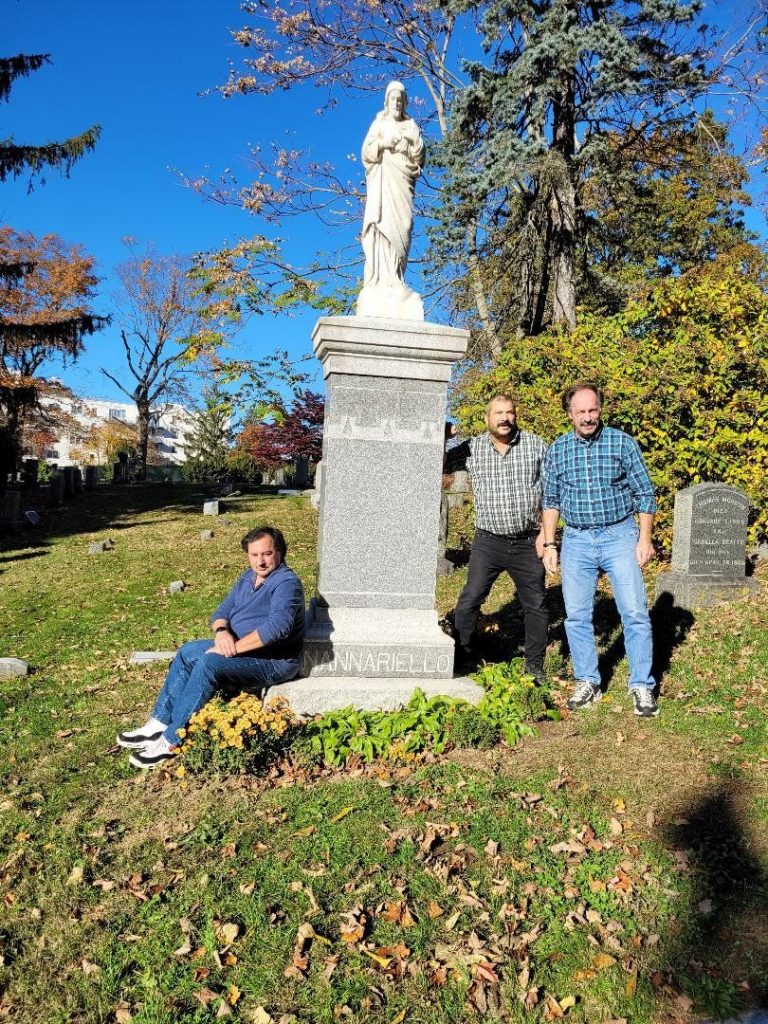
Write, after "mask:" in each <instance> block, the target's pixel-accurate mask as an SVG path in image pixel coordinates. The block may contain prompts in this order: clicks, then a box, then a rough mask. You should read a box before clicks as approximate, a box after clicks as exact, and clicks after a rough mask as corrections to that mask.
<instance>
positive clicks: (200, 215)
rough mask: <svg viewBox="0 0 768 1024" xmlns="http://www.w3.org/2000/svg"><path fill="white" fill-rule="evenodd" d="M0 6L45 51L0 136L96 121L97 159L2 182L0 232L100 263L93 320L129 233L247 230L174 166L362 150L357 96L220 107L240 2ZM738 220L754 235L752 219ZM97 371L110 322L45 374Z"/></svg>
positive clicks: (282, 321)
mask: <svg viewBox="0 0 768 1024" xmlns="http://www.w3.org/2000/svg"><path fill="white" fill-rule="evenodd" d="M0 5H1V6H2V14H3V43H2V48H3V52H4V53H5V54H9V55H10V54H14V53H50V54H51V60H52V64H51V65H48V66H46V67H44V68H43V69H41V70H40V71H38V72H37V73H35V74H33V75H32V76H30V77H29V78H27V79H21V80H17V82H16V83H15V84H14V87H13V89H12V92H11V97H10V102H8V103H5V104H3V105H2V106H0V137H8V136H11V135H12V136H14V137H15V139H16V141H18V142H32V143H42V142H44V141H48V140H50V139H61V138H65V137H67V136H69V135H74V134H77V133H78V132H80V131H82V130H83V129H84V128H86V127H88V126H89V125H91V124H94V123H100V124H101V125H102V128H103V136H102V139H101V141H100V142H99V144H98V146H97V148H96V151H95V152H94V153H93V154H90V155H89V156H87V157H85V158H84V159H83V160H81V161H80V162H79V163H78V164H77V165H76V166H75V167H74V169H73V171H72V174H71V177H70V178H69V179H64V178H62V177H61V176H60V175H59V174H58V173H56V172H53V173H51V174H49V175H48V177H47V182H46V184H45V185H44V186H37V187H36V188H35V190H34V191H33V192H32V193H31V194H28V192H27V181H26V179H24V178H23V177H22V178H20V179H18V180H17V181H15V182H13V181H12V182H7V183H5V184H4V185H2V186H0V223H7V224H10V225H11V226H13V227H14V228H17V229H19V230H28V231H32V232H33V233H35V234H43V233H46V232H51V231H52V232H56V233H57V234H60V235H61V236H62V237H63V238H65V239H66V240H67V241H68V242H78V243H81V244H82V245H83V247H84V248H85V250H86V251H87V252H89V253H91V254H92V255H93V256H95V257H96V260H97V270H98V273H99V275H100V276H101V277H102V278H103V282H102V285H101V295H100V297H99V299H98V300H97V302H96V308H97V311H99V312H105V313H106V312H109V311H110V310H111V305H112V304H111V301H110V292H111V291H113V290H114V287H115V286H114V281H113V280H111V279H110V275H111V273H112V270H113V268H114V267H115V266H116V265H117V264H118V263H119V262H120V261H121V260H122V259H124V258H125V255H126V251H125V249H124V246H123V245H122V242H121V239H122V238H124V237H125V236H132V237H133V238H135V239H137V241H138V243H139V244H140V245H143V244H146V243H150V242H154V243H155V245H156V248H157V250H158V251H159V252H164V253H172V252H178V253H192V252H197V251H201V250H205V249H212V248H216V247H218V246H220V245H222V244H224V243H225V242H226V241H234V240H236V239H237V238H239V237H247V236H248V235H250V234H255V233H257V232H258V231H259V229H260V226H259V224H258V223H257V222H256V221H255V220H254V219H252V218H250V217H249V216H248V215H247V214H245V213H243V212H241V211H240V210H237V209H234V208H225V207H222V206H218V205H215V204H212V203H209V202H206V201H205V200H203V199H201V198H200V197H199V196H197V195H195V194H194V193H193V192H191V191H190V190H189V189H186V188H185V187H184V186H183V185H182V184H181V183H180V180H179V178H178V175H177V174H175V173H174V170H173V169H174V168H175V169H178V170H183V171H185V172H186V173H188V174H190V175H192V176H194V175H199V174H203V173H207V174H209V175H210V176H211V177H213V178H215V177H216V176H217V175H218V173H220V172H221V171H222V170H224V169H225V168H231V169H232V170H233V171H234V172H235V174H236V175H237V176H238V177H240V178H241V179H242V180H247V179H248V166H247V159H246V156H247V151H248V147H249V144H256V143H262V144H267V143H268V142H269V140H271V139H280V138H281V137H284V133H285V131H286V130H292V131H295V132H296V133H297V135H298V138H299V140H300V141H301V144H305V145H306V144H307V143H308V144H309V145H310V146H311V148H312V155H313V157H314V158H316V159H318V160H326V159H328V160H331V161H333V162H335V163H337V164H339V163H343V160H344V155H345V154H347V153H351V152H353V153H357V152H358V151H359V148H360V144H361V142H362V139H363V136H364V134H365V131H366V129H367V126H368V124H369V122H370V120H371V118H372V116H373V114H374V113H375V110H376V109H377V104H376V102H375V101H374V98H373V97H371V96H367V97H363V98H358V99H356V100H347V99H345V100H344V101H343V102H342V103H341V104H340V105H339V106H338V107H337V108H336V109H335V110H331V111H329V112H328V113H326V114H325V115H324V116H323V117H322V118H319V117H316V116H315V114H314V111H315V109H316V108H317V107H319V106H320V105H321V103H322V101H323V99H324V97H323V96H321V95H320V94H319V93H318V91H317V90H316V89H314V88H313V87H311V86H310V87H306V88H304V89H303V90H299V91H296V92H290V93H279V94H276V95H275V96H272V97H263V96H250V97H235V98H233V99H229V100H225V99H223V98H222V97H221V96H220V95H219V94H218V93H216V92H215V91H213V90H214V89H215V86H217V85H219V84H221V83H223V82H224V81H225V80H226V78H227V74H228V70H229V66H230V64H231V63H232V62H234V63H237V62H238V61H239V58H240V56H241V52H242V51H241V50H240V48H239V47H237V46H236V45H235V44H234V43H233V41H232V39H231V37H230V34H229V30H230V29H234V28H237V27H240V26H242V25H243V24H245V23H246V17H245V15H243V14H242V12H241V11H240V10H239V6H238V3H237V2H236V0H131V3H128V4H120V3H117V4H115V3H110V2H108V0H107V2H105V0H0ZM715 10H716V11H717V14H718V19H720V20H721V23H722V24H725V23H727V21H728V18H729V16H730V15H733V17H734V19H735V20H736V21H738V20H739V19H740V18H742V17H743V15H744V11H743V8H742V7H741V5H740V4H739V3H737V2H736V0H725V2H723V3H722V4H719V5H717V7H716V8H715ZM729 12H730V15H729ZM206 90H211V92H209V93H208V94H204V93H205V91H206ZM201 94H204V95H201ZM737 128H738V126H737ZM295 144H296V136H294V140H293V142H292V145H295ZM752 188H753V191H754V192H755V194H756V195H757V194H759V193H760V192H761V190H762V189H764V182H761V181H760V180H755V181H754V182H753V186H752ZM748 220H749V223H750V225H751V226H752V227H753V228H754V229H755V230H756V231H759V232H760V233H761V234H763V235H764V233H765V218H764V216H763V215H762V213H761V212H760V211H759V210H757V209H755V210H753V211H752V212H751V213H750V214H749V217H748ZM289 230H290V233H291V241H290V246H289V248H288V250H287V251H288V256H289V258H290V259H292V260H293V261H294V262H295V263H300V262H302V261H305V260H308V259H309V258H310V257H311V255H312V254H313V253H314V252H315V251H316V250H318V249H320V248H323V247H326V248H336V247H337V246H338V244H339V239H338V236H337V235H334V234H331V233H326V234H324V231H325V230H326V229H323V228H322V226H321V225H319V224H318V223H317V222H314V221H313V222H308V221H305V222H303V223H302V222H300V221H293V222H291V224H290V227H289ZM315 317H316V314H314V313H308V314H306V315H300V316H297V317H296V318H295V319H289V318H287V317H282V318H279V319H278V318H274V317H272V316H263V317H258V318H255V319H254V320H252V321H251V322H250V324H249V325H248V326H247V327H246V329H245V331H244V332H243V333H242V334H241V336H240V339H239V341H238V347H239V348H240V349H241V350H242V351H243V354H249V353H250V354H253V355H257V354H258V353H259V352H264V351H271V350H272V349H274V348H276V347H280V348H287V349H288V350H289V351H290V352H291V353H292V354H295V355H297V356H299V355H303V354H306V353H307V352H309V351H310V349H311V344H310V334H311V330H312V326H313V324H314V320H315ZM312 365H313V367H314V369H315V371H316V376H315V381H314V385H313V386H315V387H318V388H319V387H320V386H321V377H320V372H319V366H317V364H315V363H313V364H312ZM102 366H104V367H106V368H108V369H110V370H111V371H112V372H115V373H116V374H117V375H118V376H119V374H120V371H121V369H122V348H121V345H120V341H119V331H118V327H117V325H116V324H114V325H113V326H112V327H111V328H108V329H107V330H105V331H102V332H100V333H99V334H97V335H95V336H93V337H92V338H90V339H88V340H87V348H86V352H85V354H84V355H83V356H82V357H81V358H80V359H79V360H78V362H77V363H75V364H73V365H71V366H70V367H69V368H68V369H66V370H65V371H63V372H62V371H61V369H60V367H58V366H57V367H51V368H50V369H51V372H56V373H58V374H59V375H60V376H62V377H63V379H64V380H65V381H66V382H67V383H68V384H69V385H70V386H71V387H72V388H73V389H74V390H75V391H76V392H77V393H79V394H81V395H89V396H94V397H104V398H113V399H115V398H118V397H120V393H119V392H118V390H117V389H116V388H115V386H114V385H112V384H111V383H110V382H109V381H108V380H107V379H106V378H105V377H104V376H103V375H102V374H101V373H100V367H102Z"/></svg>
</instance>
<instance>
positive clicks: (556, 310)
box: [549, 70, 576, 331]
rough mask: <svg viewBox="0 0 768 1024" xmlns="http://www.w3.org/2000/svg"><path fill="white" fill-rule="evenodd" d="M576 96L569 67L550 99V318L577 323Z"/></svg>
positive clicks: (572, 326)
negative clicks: (553, 162) (553, 160)
mask: <svg viewBox="0 0 768 1024" xmlns="http://www.w3.org/2000/svg"><path fill="white" fill-rule="evenodd" d="M575 133H576V100H575V94H574V76H573V72H572V71H570V70H569V71H567V72H564V73H563V75H562V87H561V89H560V91H559V93H558V94H557V95H556V96H555V100H554V103H553V150H554V152H553V156H555V155H556V157H557V164H556V165H555V168H554V171H555V173H554V174H553V176H552V191H551V195H550V201H549V218H550V222H551V224H552V249H551V251H550V256H551V271H550V273H551V278H552V322H553V323H554V324H565V325H566V326H567V327H568V330H569V331H572V330H573V329H574V328H575V326H576V273H575V266H574V264H575V259H576V245H575V236H576V188H575V184H574V180H573V176H574V174H575V171H574V167H573V157H574V154H575V145H576V134H575Z"/></svg>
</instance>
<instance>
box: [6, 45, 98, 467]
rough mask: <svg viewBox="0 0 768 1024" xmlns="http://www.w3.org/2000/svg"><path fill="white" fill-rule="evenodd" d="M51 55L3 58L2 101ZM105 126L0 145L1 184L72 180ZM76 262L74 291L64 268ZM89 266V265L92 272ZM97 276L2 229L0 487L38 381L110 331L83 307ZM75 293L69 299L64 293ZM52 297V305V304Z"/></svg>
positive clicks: (56, 244)
mask: <svg viewBox="0 0 768 1024" xmlns="http://www.w3.org/2000/svg"><path fill="white" fill-rule="evenodd" d="M48 60H49V57H48V54H17V55H16V56H13V57H1V58H0V101H3V100H6V101H7V100H8V98H9V96H10V92H11V87H12V85H13V83H14V81H15V80H16V79H18V78H23V77H25V76H27V75H30V74H32V73H33V72H35V71H39V70H40V68H41V67H42V66H43V65H44V64H45V63H47V62H48ZM100 134H101V128H100V127H99V126H98V125H94V126H92V127H91V128H88V129H87V130H86V131H84V132H82V133H81V134H80V135H76V136H73V137H72V138H69V139H64V140H63V141H60V142H48V143H44V144H43V145H19V144H17V143H16V142H14V140H13V139H4V140H2V141H0V182H2V181H5V180H6V179H7V178H8V177H9V176H12V177H18V176H19V175H20V174H22V173H24V172H25V171H29V172H30V175H31V179H34V178H35V177H36V176H37V175H39V174H40V173H41V172H42V171H43V170H44V169H45V168H59V169H60V170H62V171H63V172H64V173H65V174H66V175H69V172H70V170H71V168H72V166H73V164H74V163H75V162H76V161H77V160H79V159H80V157H81V156H84V155H85V154H86V153H88V152H90V151H91V150H93V149H94V147H95V145H96V142H97V140H98V138H99V135H100ZM67 259H70V260H72V274H71V278H70V286H68V285H67V283H66V274H65V272H64V270H63V266H62V263H66V261H67ZM86 264H87V266H86ZM94 283H95V278H93V277H92V260H90V259H89V258H88V257H85V258H84V257H83V256H82V254H81V253H80V252H79V251H76V250H74V249H70V250H69V254H68V255H67V253H66V251H65V247H64V243H63V242H62V241H61V239H58V238H56V237H55V236H48V237H47V238H44V239H42V240H40V241H38V240H37V239H35V238H33V237H32V236H30V235H20V234H17V233H15V232H11V231H10V230H9V229H4V230H3V234H2V238H0V451H2V455H0V487H3V486H4V485H5V482H6V479H7V476H8V474H9V473H10V474H14V473H15V472H16V470H17V468H18V463H19V458H20V455H21V437H22V432H23V427H24V420H25V417H26V415H27V414H28V413H29V412H30V411H31V410H32V409H34V408H35V407H36V405H37V402H38V397H39V393H40V389H41V382H40V380H39V379H38V378H35V377H34V373H35V372H36V370H37V369H38V368H39V366H40V364H41V363H42V362H43V361H44V359H46V358H47V357H48V356H49V355H51V354H54V353H60V354H64V355H65V356H70V357H72V358H76V356H77V354H78V353H79V352H80V351H81V349H82V344H83V338H84V337H85V336H86V335H88V334H92V333H93V332H94V331H96V330H99V329H100V328H101V327H104V326H105V325H106V324H107V323H108V322H109V320H108V318H107V317H99V316H96V315H94V314H93V313H92V312H91V311H90V310H88V309H87V308H86V307H85V305H84V304H83V300H86V299H88V298H90V297H91V294H92V288H93V284H94ZM68 290H69V294H66V293H67V291H68ZM46 296H47V300H48V303H47V304H46Z"/></svg>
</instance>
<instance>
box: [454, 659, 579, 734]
mask: <svg viewBox="0 0 768 1024" xmlns="http://www.w3.org/2000/svg"><path fill="white" fill-rule="evenodd" d="M472 678H473V679H474V680H475V681H476V682H478V683H479V684H480V685H481V686H482V687H483V688H484V689H485V695H484V697H483V698H482V700H481V701H480V703H479V704H478V706H477V710H478V712H479V713H480V714H481V715H482V716H483V717H484V718H485V719H486V720H487V721H488V722H490V723H491V724H492V725H493V726H494V727H495V728H496V729H497V730H498V732H499V733H500V734H501V735H502V736H503V737H504V739H505V740H506V741H507V743H509V744H511V745H512V746H514V744H516V743H517V742H518V741H519V740H520V739H521V738H522V737H523V736H531V735H533V732H534V730H533V729H531V728H530V727H529V726H527V725H525V724H524V723H525V722H540V721H542V720H543V719H545V718H558V717H559V713H558V711H557V710H556V708H555V707H554V704H553V703H552V698H551V695H550V691H549V688H548V687H547V686H546V685H542V684H538V683H537V682H536V681H535V679H534V678H533V676H530V675H526V673H525V671H524V669H523V665H522V661H521V660H520V659H515V660H514V661H511V662H500V663H499V664H496V665H484V666H483V667H482V668H481V669H479V670H478V671H477V672H475V673H473V675H472Z"/></svg>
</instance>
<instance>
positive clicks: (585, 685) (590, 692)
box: [566, 679, 603, 711]
mask: <svg viewBox="0 0 768 1024" xmlns="http://www.w3.org/2000/svg"><path fill="white" fill-rule="evenodd" d="M602 699H603V694H602V691H601V690H600V687H599V686H595V684H594V683H593V682H592V681H591V680H589V679H580V680H579V681H578V682H577V683H576V685H575V686H574V688H573V692H572V693H571V696H570V697H569V698H568V704H567V705H566V707H567V708H568V710H569V711H581V710H582V708H588V707H589V705H590V704H596V703H597V702H598V701H599V700H602Z"/></svg>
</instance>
